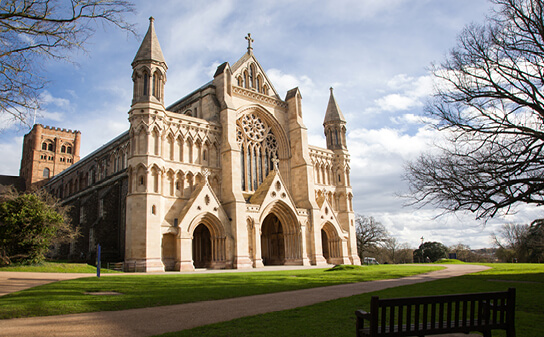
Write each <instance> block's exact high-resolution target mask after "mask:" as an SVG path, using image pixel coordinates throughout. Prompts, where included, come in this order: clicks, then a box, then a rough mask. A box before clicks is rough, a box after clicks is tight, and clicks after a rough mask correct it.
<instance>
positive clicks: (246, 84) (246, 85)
mask: <svg viewBox="0 0 544 337" xmlns="http://www.w3.org/2000/svg"><path fill="white" fill-rule="evenodd" d="M244 88H249V76H248V74H247V71H244Z"/></svg>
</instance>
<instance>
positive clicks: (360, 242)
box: [355, 214, 389, 259]
mask: <svg viewBox="0 0 544 337" xmlns="http://www.w3.org/2000/svg"><path fill="white" fill-rule="evenodd" d="M355 231H356V236H357V252H358V253H359V257H360V258H361V259H363V257H364V253H365V252H368V251H369V250H372V248H374V247H376V246H377V245H380V244H382V243H384V242H385V241H386V240H387V239H388V238H389V233H388V232H387V230H386V229H385V226H384V225H382V223H381V222H379V221H377V220H375V219H374V218H373V217H367V216H364V215H360V214H357V215H356V216H355Z"/></svg>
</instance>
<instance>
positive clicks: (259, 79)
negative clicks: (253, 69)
mask: <svg viewBox="0 0 544 337" xmlns="http://www.w3.org/2000/svg"><path fill="white" fill-rule="evenodd" d="M255 89H257V92H261V75H258V76H257V79H256V80H255Z"/></svg>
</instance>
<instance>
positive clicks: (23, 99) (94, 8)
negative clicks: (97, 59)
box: [0, 0, 134, 124]
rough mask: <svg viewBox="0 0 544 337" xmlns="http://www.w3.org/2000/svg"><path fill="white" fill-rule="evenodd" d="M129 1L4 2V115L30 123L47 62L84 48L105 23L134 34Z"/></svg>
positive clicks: (0, 93)
mask: <svg viewBox="0 0 544 337" xmlns="http://www.w3.org/2000/svg"><path fill="white" fill-rule="evenodd" d="M133 10H134V9H133V5H132V4H131V3H130V2H128V1H125V0H70V1H67V0H5V1H4V0H3V1H1V2H0V113H1V114H7V115H8V116H10V117H11V118H13V119H15V120H18V121H19V122H22V123H26V124H28V121H27V119H28V116H29V113H30V112H32V111H34V110H35V109H38V108H39V92H40V89H42V88H44V86H45V84H46V80H45V78H44V77H43V75H42V65H41V64H40V62H41V61H43V60H45V59H67V58H68V57H67V55H68V51H69V50H73V49H83V45H84V43H85V41H86V40H87V39H88V38H89V37H90V36H91V35H92V34H93V32H94V29H95V28H96V25H97V24H98V23H99V22H102V23H106V22H107V23H111V24H113V25H114V26H117V27H119V28H121V29H123V30H126V31H129V32H134V30H133V26H132V25H131V24H129V23H128V22H127V21H125V19H124V15H125V14H126V13H129V12H133Z"/></svg>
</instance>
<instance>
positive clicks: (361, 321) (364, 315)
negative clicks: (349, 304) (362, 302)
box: [355, 310, 370, 336]
mask: <svg viewBox="0 0 544 337" xmlns="http://www.w3.org/2000/svg"><path fill="white" fill-rule="evenodd" d="M355 316H357V320H356V322H355V329H356V331H357V334H356V335H355V336H360V331H361V330H362V329H364V327H365V319H366V320H368V321H370V313H369V312H366V311H363V310H357V311H355Z"/></svg>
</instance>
